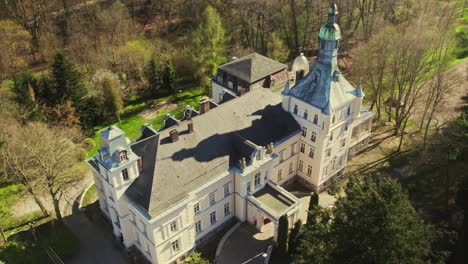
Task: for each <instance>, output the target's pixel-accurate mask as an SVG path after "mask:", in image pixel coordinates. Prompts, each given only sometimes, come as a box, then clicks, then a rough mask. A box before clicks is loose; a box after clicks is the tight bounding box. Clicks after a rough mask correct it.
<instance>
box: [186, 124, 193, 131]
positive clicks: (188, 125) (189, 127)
mask: <svg viewBox="0 0 468 264" xmlns="http://www.w3.org/2000/svg"><path fill="white" fill-rule="evenodd" d="M187 129H188V132H189V133H193V122H188V123H187Z"/></svg>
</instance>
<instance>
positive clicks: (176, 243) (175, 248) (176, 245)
mask: <svg viewBox="0 0 468 264" xmlns="http://www.w3.org/2000/svg"><path fill="white" fill-rule="evenodd" d="M179 250H180V243H179V240H176V241H174V242H172V251H174V252H177V251H179Z"/></svg>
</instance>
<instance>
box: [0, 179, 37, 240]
mask: <svg viewBox="0 0 468 264" xmlns="http://www.w3.org/2000/svg"><path fill="white" fill-rule="evenodd" d="M24 193H25V192H24V189H23V187H22V185H20V184H7V185H3V186H0V227H1V228H2V229H3V230H5V233H6V234H7V235H9V234H11V233H14V232H16V231H18V230H21V229H22V227H24V225H26V224H27V223H28V222H30V221H33V220H38V219H41V218H43V214H42V212H41V211H39V210H38V211H34V212H32V213H30V214H26V215H24V216H22V217H15V216H14V215H13V214H12V213H11V208H12V206H13V205H14V204H15V203H16V202H18V201H19V200H20V199H22V198H24Z"/></svg>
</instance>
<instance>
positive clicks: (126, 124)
mask: <svg viewBox="0 0 468 264" xmlns="http://www.w3.org/2000/svg"><path fill="white" fill-rule="evenodd" d="M204 95H205V91H204V89H202V88H196V89H189V90H183V91H181V92H177V93H176V94H173V95H170V96H166V97H162V98H159V99H157V100H155V102H154V103H155V104H156V103H157V102H161V101H164V100H167V101H170V102H172V103H174V104H177V108H176V109H173V110H168V111H161V112H160V113H158V115H157V116H156V117H155V118H153V119H150V120H144V119H143V118H142V117H141V116H140V115H139V113H141V111H143V110H145V109H147V108H148V107H149V104H148V103H147V102H140V101H138V100H137V99H135V98H131V100H129V105H127V106H126V107H125V109H124V111H123V113H122V118H121V122H120V123H119V122H118V121H117V122H111V123H105V124H102V125H99V126H96V127H95V128H94V131H95V135H94V137H93V141H94V142H95V146H94V148H93V149H91V150H90V151H89V152H88V153H87V156H88V157H92V156H95V155H96V154H98V149H99V132H100V131H101V130H103V129H105V128H107V127H109V126H111V125H115V126H118V127H119V128H120V129H122V130H123V131H124V133H125V135H126V136H127V137H128V138H129V139H130V140H135V139H136V138H137V137H138V136H139V135H140V128H141V126H142V125H143V124H145V123H148V124H150V125H152V126H153V128H155V129H159V128H160V127H161V126H162V125H163V121H164V116H165V115H166V114H173V115H174V116H175V117H176V118H181V117H182V114H183V110H184V108H185V106H187V105H191V106H193V107H194V108H195V109H197V108H198V102H199V101H200V99H201V98H202V97H203V96H204Z"/></svg>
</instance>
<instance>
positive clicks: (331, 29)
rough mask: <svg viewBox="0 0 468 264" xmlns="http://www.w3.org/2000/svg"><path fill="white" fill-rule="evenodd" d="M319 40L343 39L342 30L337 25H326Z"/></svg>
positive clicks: (320, 33)
mask: <svg viewBox="0 0 468 264" xmlns="http://www.w3.org/2000/svg"><path fill="white" fill-rule="evenodd" d="M319 38H320V39H323V40H339V39H341V30H340V27H339V26H338V25H337V24H328V23H327V24H325V25H323V26H322V27H321V28H320V32H319Z"/></svg>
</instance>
